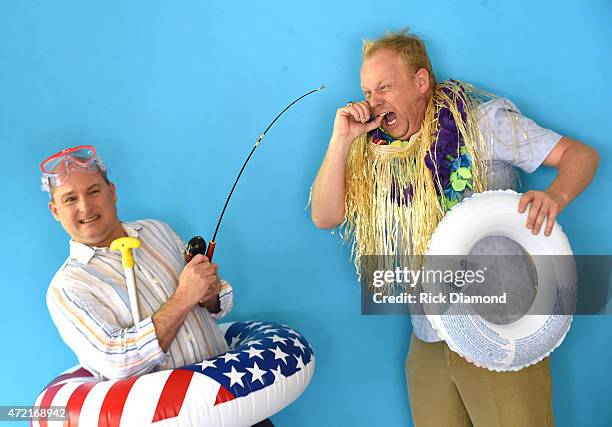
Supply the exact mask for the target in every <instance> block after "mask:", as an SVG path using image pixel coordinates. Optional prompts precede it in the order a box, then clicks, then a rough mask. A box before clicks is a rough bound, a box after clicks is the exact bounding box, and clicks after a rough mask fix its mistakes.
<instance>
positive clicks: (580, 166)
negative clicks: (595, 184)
mask: <svg viewBox="0 0 612 427" xmlns="http://www.w3.org/2000/svg"><path fill="white" fill-rule="evenodd" d="M598 165H599V154H598V153H597V151H596V150H595V149H593V148H591V147H589V146H587V145H584V144H581V143H579V144H574V145H572V146H571V147H569V148H568V149H567V150H565V152H564V153H563V155H562V157H561V159H560V160H559V164H558V172H557V177H556V178H555V180H554V181H553V182H552V184H551V185H550V187H549V188H548V189H547V190H546V191H547V192H549V193H553V194H556V195H559V196H560V197H561V199H562V201H563V206H562V208H565V206H567V205H568V204H569V203H570V202H571V201H572V200H574V199H575V198H576V197H577V196H578V195H579V194H580V193H582V191H584V189H585V188H586V187H587V186H588V185H589V183H590V182H591V181H592V179H593V176H594V175H595V171H596V170H597V166H598Z"/></svg>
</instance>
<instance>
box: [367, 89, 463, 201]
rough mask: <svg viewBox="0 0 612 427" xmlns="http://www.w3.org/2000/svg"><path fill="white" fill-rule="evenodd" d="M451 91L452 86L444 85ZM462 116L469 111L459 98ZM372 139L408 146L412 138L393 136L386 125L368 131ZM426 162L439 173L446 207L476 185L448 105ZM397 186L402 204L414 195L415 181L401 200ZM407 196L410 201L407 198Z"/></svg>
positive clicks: (440, 113) (387, 143)
mask: <svg viewBox="0 0 612 427" xmlns="http://www.w3.org/2000/svg"><path fill="white" fill-rule="evenodd" d="M443 91H445V92H446V93H447V94H448V95H450V90H448V89H446V88H444V89H443ZM457 108H458V109H459V112H460V113H461V118H462V119H463V120H464V121H465V118H466V113H465V110H464V107H463V102H461V100H459V101H458V102H457ZM368 140H369V141H370V142H371V143H373V144H376V145H389V146H392V147H398V148H404V147H406V146H407V145H408V141H404V140H399V139H395V138H393V137H392V136H391V135H390V134H388V133H387V132H385V130H384V129H382V127H379V128H376V129H374V130H372V131H370V132H369V133H368ZM424 161H425V165H426V166H427V168H428V169H429V170H430V171H431V173H432V174H433V175H434V176H436V175H437V177H438V182H439V183H440V187H441V189H440V188H439V186H436V193H437V194H438V202H439V203H440V206H441V207H442V209H443V210H444V211H448V210H450V209H451V208H452V207H453V206H455V205H456V204H457V203H459V202H460V201H462V200H463V198H464V192H465V190H466V189H467V190H472V189H473V180H472V156H470V155H469V153H468V152H467V149H466V147H465V143H464V141H463V137H462V136H461V133H460V132H459V130H458V129H457V124H456V123H455V119H454V117H453V115H452V113H451V111H450V110H449V108H448V107H447V106H445V107H442V108H441V109H440V111H439V113H438V134H437V137H436V139H435V140H434V142H433V143H432V144H431V146H430V154H429V155H427V156H425V159H424ZM397 190H398V189H396V188H395V186H394V187H393V188H392V192H393V193H394V198H395V200H396V201H397V202H398V203H399V204H405V203H407V201H408V200H410V199H411V198H412V185H410V186H409V187H408V188H407V189H405V190H404V196H405V197H404V198H403V199H402V201H400V198H399V197H398V193H397ZM404 200H406V202H404Z"/></svg>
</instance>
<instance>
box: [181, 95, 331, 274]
mask: <svg viewBox="0 0 612 427" xmlns="http://www.w3.org/2000/svg"><path fill="white" fill-rule="evenodd" d="M323 89H325V85H321V86H320V87H318V88H316V89H313V90H311V91H310V92H307V93H305V94H304V95H302V96H300V97H299V98H297V99H295V100H294V101H293V102H292V103H291V104H289V105H287V106H286V107H285V109H284V110H283V111H281V112H280V113H278V115H277V116H276V117H275V118H274V120H272V122H271V123H270V124H269V125H268V127H267V128H266V130H264V131H263V132H262V134H261V135H259V138H257V141H255V145H254V146H253V148H252V149H251V152H250V153H249V155H248V156H247V158H246V160H245V161H244V163H243V165H242V167H241V168H240V172H238V176H237V177H236V180H235V181H234V185H232V189H231V190H230V192H229V194H228V196H227V199H226V200H225V204H224V205H223V209H222V210H221V215H220V216H219V221H217V226H216V227H215V232H214V233H213V237H212V239H211V241H210V243H209V244H208V248H207V247H206V241H205V240H204V238H202V237H201V236H195V237H193V238H192V239H191V240H189V243H188V244H187V248H186V249H185V259H186V261H187V262H189V261H190V260H191V258H193V257H194V256H196V255H197V254H202V255H204V254H206V256H207V257H208V259H209V260H210V261H212V258H213V255H214V253H215V246H216V245H217V243H216V241H217V240H216V239H217V233H218V231H219V226H220V225H221V220H222V219H223V215H224V214H225V210H226V209H227V205H228V203H229V201H230V199H231V198H232V194H234V189H235V188H236V185H237V184H238V180H240V177H241V176H242V172H243V171H244V168H245V167H246V165H247V163H249V160H251V157H252V156H253V153H254V152H255V150H256V149H257V147H258V146H259V143H260V142H261V140H262V139H263V138H264V136H266V133H268V130H270V128H271V127H272V125H274V123H276V121H277V120H278V119H279V118H280V116H282V115H283V114H284V113H285V111H287V110H288V109H289V108H291V106H293V104H295V103H296V102H298V101H299V100H301V99H302V98H305V97H307V96H308V95H310V94H312V93H315V92H319V91H322V90H323Z"/></svg>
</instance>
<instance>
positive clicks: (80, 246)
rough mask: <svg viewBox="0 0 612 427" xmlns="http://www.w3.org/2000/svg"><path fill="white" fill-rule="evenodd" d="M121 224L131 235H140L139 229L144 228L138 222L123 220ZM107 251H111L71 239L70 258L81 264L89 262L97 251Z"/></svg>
mask: <svg viewBox="0 0 612 427" xmlns="http://www.w3.org/2000/svg"><path fill="white" fill-rule="evenodd" d="M121 226H122V227H123V229H124V230H125V232H126V233H127V235H128V236H129V237H138V231H139V230H140V229H141V228H142V225H140V224H138V223H136V222H122V223H121ZM107 251H110V249H109V248H98V247H96V246H88V245H86V244H84V243H79V242H75V241H74V240H72V239H70V259H73V260H75V261H77V262H80V263H81V264H88V263H89V261H90V260H91V259H92V258H93V257H94V255H95V254H96V252H107Z"/></svg>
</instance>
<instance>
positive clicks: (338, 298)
mask: <svg viewBox="0 0 612 427" xmlns="http://www.w3.org/2000/svg"><path fill="white" fill-rule="evenodd" d="M500 3H501V2H494V1H487V0H482V1H474V0H470V1H462V2H453V1H438V2H430V3H427V2H408V1H394V0H388V1H385V2H365V1H358V0H355V1H343V2H324V1H312V2H299V3H297V2H296V3H289V2H281V1H265V2H264V1H259V2H249V3H248V4H246V3H244V4H243V3H241V2H227V1H226V2H214V3H213V2H203V1H195V0H184V1H175V2H160V1H131V2H119V1H106V2H82V1H68V0H55V1H40V2H33V1H29V2H27V1H21V0H2V2H0V141H1V144H2V165H3V166H2V172H3V173H2V178H1V179H2V184H1V186H2V194H1V195H0V200H1V201H2V209H0V215H1V217H0V223H1V224H2V245H1V247H0V260H1V262H2V270H1V271H2V295H3V298H2V299H1V300H0V313H1V314H0V316H1V318H0V319H1V324H2V333H3V340H4V344H3V346H2V348H3V351H2V352H1V354H0V366H1V368H0V404H2V405H15V404H21V405H24V404H30V403H32V402H33V400H34V398H35V396H36V395H37V393H38V392H39V390H40V389H41V387H43V386H44V385H45V384H46V383H47V382H48V381H49V380H50V379H51V378H53V377H54V376H55V375H56V374H57V373H59V372H60V371H62V370H64V369H66V368H68V367H70V366H72V365H73V364H74V363H75V358H74V356H73V355H72V353H71V352H70V350H68V348H67V347H66V346H65V345H64V344H63V342H62V341H61V339H60V337H59V335H58V333H57V331H56V329H55V326H54V325H53V324H52V322H51V320H50V317H49V314H48V312H47V309H46V306H45V292H46V289H47V285H48V282H49V280H50V278H51V277H52V275H53V274H54V272H55V271H56V269H57V267H58V266H59V265H60V264H61V263H62V262H63V260H64V259H65V257H66V254H67V249H68V247H67V242H68V239H67V237H66V235H65V234H64V232H63V230H62V229H61V227H60V226H59V225H58V224H57V223H56V222H55V221H54V220H53V218H52V217H51V215H50V214H49V213H48V211H47V208H46V203H47V198H46V195H45V194H42V193H41V192H39V191H38V173H37V169H38V164H39V162H40V160H42V158H44V157H45V156H47V155H49V154H51V153H54V152H56V151H57V150H59V149H61V148H64V147H67V146H74V145H78V144H85V143H92V144H94V145H95V146H96V147H97V148H98V151H99V152H100V153H101V154H102V156H103V158H104V160H105V161H106V163H107V164H108V166H109V167H110V169H111V171H112V172H111V178H112V179H113V180H114V181H115V183H116V184H117V187H118V192H119V211H120V216H121V218H122V219H126V220H128V219H137V218H158V219H161V220H164V221H166V222H168V223H170V224H172V225H173V226H174V227H175V229H176V230H177V231H178V232H179V234H181V235H182V236H183V238H184V239H188V238H189V237H191V236H192V235H194V234H202V235H204V236H205V237H206V238H207V239H208V238H210V235H211V233H212V231H213V228H214V225H215V223H216V220H217V217H218V214H219V212H220V209H221V207H222V204H223V201H224V198H225V196H226V194H227V191H228V189H229V186H230V185H231V183H232V181H233V179H234V177H235V174H236V173H237V171H238V168H239V167H240V165H241V164H242V162H243V160H244V158H245V156H246V155H247V154H248V151H249V149H250V148H251V146H252V144H253V143H254V141H255V139H256V138H257V136H258V135H259V134H260V133H261V131H262V130H263V129H264V128H265V126H266V125H267V124H268V123H269V121H270V120H271V119H272V118H273V117H274V116H275V114H276V113H277V112H279V111H280V110H281V109H282V108H283V107H284V106H285V105H286V104H287V103H289V102H290V101H291V100H292V99H293V98H295V97H297V96H299V95H301V94H302V93H304V92H306V91H308V90H310V89H313V88H315V87H318V86H319V84H321V83H325V84H326V85H327V86H328V89H327V90H326V91H324V92H321V93H319V94H315V95H311V96H310V97H308V98H306V99H305V100H303V101H302V102H301V103H300V104H298V105H296V106H295V107H294V108H293V109H292V110H290V111H289V112H288V113H287V114H286V115H285V116H284V117H283V118H282V119H281V120H280V121H279V122H278V123H277V124H276V125H275V127H273V128H272V130H271V131H270V132H269V134H268V136H267V137H266V139H265V140H264V142H263V143H262V145H261V146H260V148H259V149H258V151H257V152H256V153H255V156H254V158H253V159H252V161H251V163H250V165H249V168H248V169H247V170H246V172H245V175H244V177H243V179H242V181H241V182H240V184H239V186H238V189H237V192H236V193H235V195H234V198H233V201H232V203H231V205H230V207H229V210H228V212H227V214H226V216H225V219H224V223H223V224H222V227H221V230H220V233H219V236H218V249H217V252H216V261H217V262H218V263H219V265H220V269H221V272H222V274H223V276H224V277H225V278H226V279H228V280H230V281H231V282H232V283H233V285H234V287H235V290H236V307H235V310H234V312H233V315H232V319H235V320H237V319H270V320H280V321H283V322H285V323H288V324H291V325H293V326H294V327H296V328H297V329H299V330H300V331H301V332H302V333H303V334H304V335H305V336H306V337H307V338H308V339H309V340H310V342H311V344H312V345H313V347H314V348H315V351H316V355H317V370H316V373H315V376H314V378H313V381H312V383H311V385H310V387H309V388H308V389H307V390H306V392H305V393H304V394H303V395H302V397H300V398H299V400H298V401H297V402H296V403H294V404H293V405H291V406H290V407H288V408H287V409H285V410H284V411H282V412H281V413H280V414H278V415H276V416H275V417H274V418H273V420H274V421H275V422H276V423H277V424H278V425H280V426H287V425H291V426H318V425H338V426H354V425H359V426H362V425H363V426H370V425H385V426H405V425H411V421H410V415H409V409H408V402H407V393H406V389H405V379H404V370H403V362H404V358H405V355H406V353H407V349H408V343H409V337H410V331H411V329H410V325H409V321H408V318H407V317H401V316H398V317H393V316H389V317H383V316H379V317H366V316H361V315H360V302H359V288H358V286H357V283H356V279H355V275H354V271H353V268H352V264H351V263H350V261H349V260H348V251H347V250H346V248H342V247H341V245H340V244H339V241H338V238H337V236H331V235H330V234H329V232H328V231H322V230H317V229H315V227H314V226H313V225H312V224H311V222H310V218H309V211H308V210H305V206H306V203H307V200H308V192H309V187H310V184H311V182H312V180H313V179H314V176H315V174H316V171H317V168H318V166H319V163H320V161H321V159H322V157H323V155H324V153H325V150H326V146H327V141H328V138H329V136H330V134H331V129H332V123H333V117H334V113H335V110H336V108H338V107H339V106H341V105H344V104H345V103H346V102H347V101H348V100H350V99H353V100H355V99H359V97H360V90H359V72H358V71H359V64H360V40H361V38H362V37H376V36H379V35H381V34H382V33H383V32H384V30H385V29H398V28H401V27H404V26H410V27H411V28H412V29H413V30H414V31H415V32H417V33H418V34H420V35H421V36H422V37H423V38H424V39H425V41H426V43H427V45H428V46H429V50H430V54H431V57H432V61H433V63H434V68H435V71H436V74H437V76H438V78H439V79H440V80H441V79H445V78H448V77H454V78H458V79H463V80H467V81H470V82H472V83H474V84H476V85H479V86H481V87H483V88H485V89H489V90H492V91H495V92H496V93H498V94H500V95H504V96H507V97H509V98H511V99H512V100H513V101H514V102H515V103H516V104H517V105H518V106H519V108H521V109H522V110H523V112H524V113H525V114H526V115H528V116H530V117H532V118H534V119H535V120H536V121H538V122H539V123H540V124H542V125H544V126H547V127H550V128H552V129H555V130H556V131H558V132H560V133H562V134H565V135H568V136H570V137H573V138H576V139H579V140H582V141H585V142H587V143H588V144H591V145H593V146H594V147H596V148H597V149H598V150H599V152H600V153H601V157H602V165H601V168H600V170H599V172H598V175H597V177H596V180H595V182H594V183H593V185H592V186H591V187H590V188H589V189H588V190H587V191H586V192H585V193H584V194H583V195H581V196H580V197H579V198H578V200H576V202H575V203H574V204H572V205H571V206H570V207H569V208H568V209H567V211H566V212H564V213H563V215H562V216H561V218H560V221H561V223H562V224H563V227H564V230H565V231H566V233H567V234H568V236H569V239H570V242H571V244H572V246H573V249H574V251H575V252H576V253H580V254H611V253H612V241H611V237H612V233H611V232H610V224H609V221H610V211H611V207H612V206H611V204H610V188H609V185H610V182H611V181H612V173H611V168H610V166H609V163H610V161H609V159H610V157H611V155H612V149H611V147H612V144H611V141H610V136H611V135H612V108H611V107H610V95H611V93H610V87H611V86H610V85H611V83H610V82H611V74H610V69H611V68H612V61H611V58H612V49H611V48H610V46H612V31H611V30H610V28H611V27H610V25H609V23H610V18H611V17H612V8H611V7H610V3H609V2H607V1H605V0H600V1H589V2H570V1H540V2H533V1H528V0H521V1H513V2H509V1H508V2H503V4H500ZM553 177H554V172H553V171H551V170H546V171H539V172H537V173H536V174H534V175H532V176H530V177H529V178H526V179H525V183H526V185H527V186H528V187H530V188H531V187H533V188H540V189H543V188H545V187H546V186H547V184H548V183H549V182H550V180H551V179H552V178H553ZM581 285H582V286H588V283H584V284H581ZM610 351H612V319H610V318H609V317H608V318H604V317H598V318H594V317H593V318H588V317H579V318H577V319H575V322H574V323H573V325H572V329H571V331H570V333H569V335H568V336H567V338H566V340H565V342H564V344H563V345H562V347H561V348H559V349H558V350H557V351H556V352H555V353H554V355H553V358H552V367H553V387H554V413H555V418H556V422H557V425H558V426H602V425H610V420H611V419H612V398H610V384H611V383H612V373H610V366H609V360H610V355H609V353H610Z"/></svg>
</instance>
